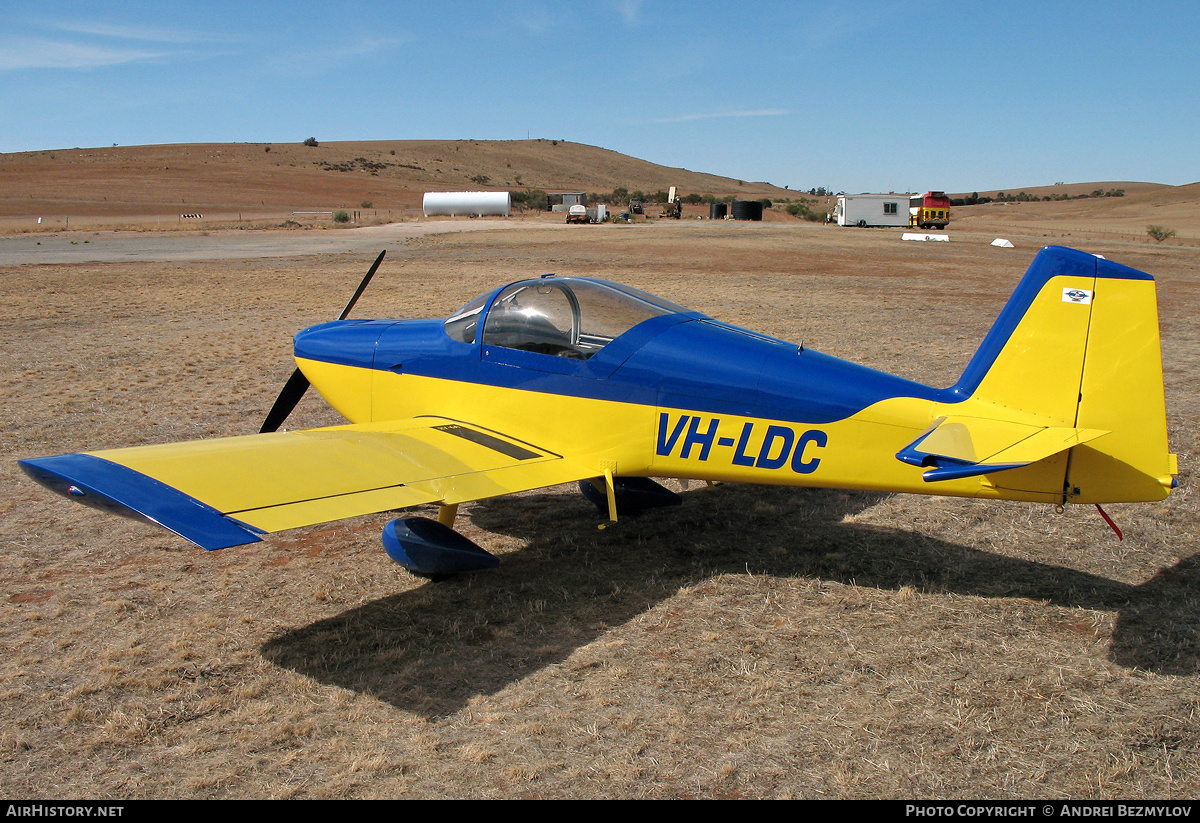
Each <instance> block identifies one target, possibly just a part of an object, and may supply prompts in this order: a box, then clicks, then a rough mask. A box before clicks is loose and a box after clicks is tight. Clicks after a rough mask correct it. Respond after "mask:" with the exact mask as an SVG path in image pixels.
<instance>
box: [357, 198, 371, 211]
mask: <svg viewBox="0 0 1200 823" xmlns="http://www.w3.org/2000/svg"><path fill="white" fill-rule="evenodd" d="M358 205H359V206H360V207H362V208H364V209H369V208H371V201H370V200H364V201H362V202H361V203H359V204H358Z"/></svg>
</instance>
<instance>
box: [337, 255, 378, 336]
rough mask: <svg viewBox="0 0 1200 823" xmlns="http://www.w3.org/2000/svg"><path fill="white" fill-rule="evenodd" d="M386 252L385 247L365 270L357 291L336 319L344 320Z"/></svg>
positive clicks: (364, 289)
mask: <svg viewBox="0 0 1200 823" xmlns="http://www.w3.org/2000/svg"><path fill="white" fill-rule="evenodd" d="M385 254H387V249H384V250H383V251H381V252H380V253H379V256H378V257H376V258H375V262H374V263H372V264H371V268H370V269H369V270H368V271H367V276H366V277H364V278H363V279H362V282H361V283H359V284H358V291H356V292H354V296H353V297H351V298H350V302H349V303H347V304H346V308H344V309H342V313H341V314H340V315H338V320H345V319H346V318H347V317H348V316H349V314H350V310H351V309H352V308H354V304H355V303H357V302H358V298H360V297H362V293H363V292H364V291H366V288H367V284H368V283H370V282H371V278H372V277H374V276H375V272H376V271H377V270H378V269H379V264H380V263H382V262H383V256H384V255H385Z"/></svg>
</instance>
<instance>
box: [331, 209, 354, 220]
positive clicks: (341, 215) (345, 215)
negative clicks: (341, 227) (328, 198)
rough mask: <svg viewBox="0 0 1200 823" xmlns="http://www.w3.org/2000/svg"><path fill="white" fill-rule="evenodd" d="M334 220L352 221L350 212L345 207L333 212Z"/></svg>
mask: <svg viewBox="0 0 1200 823" xmlns="http://www.w3.org/2000/svg"><path fill="white" fill-rule="evenodd" d="M333 222H335V223H349V222H350V212H348V211H346V210H345V209H342V210H340V211H335V212H334V213H333Z"/></svg>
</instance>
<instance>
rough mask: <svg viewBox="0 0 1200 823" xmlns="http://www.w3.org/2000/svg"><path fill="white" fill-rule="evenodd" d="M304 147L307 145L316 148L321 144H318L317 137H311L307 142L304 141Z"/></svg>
mask: <svg viewBox="0 0 1200 823" xmlns="http://www.w3.org/2000/svg"><path fill="white" fill-rule="evenodd" d="M304 145H306V146H316V145H319V144H318V143H317V138H315V137H310V138H308V139H307V140H305V141H304Z"/></svg>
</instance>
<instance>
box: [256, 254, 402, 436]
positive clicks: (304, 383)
mask: <svg viewBox="0 0 1200 823" xmlns="http://www.w3.org/2000/svg"><path fill="white" fill-rule="evenodd" d="M385 254H387V249H384V250H383V251H381V252H380V253H379V256H378V257H376V258H375V262H374V263H372V264H371V268H370V270H369V271H367V276H366V277H364V278H363V279H362V282H361V283H359V284H358V289H357V291H355V292H354V296H353V297H351V298H350V302H349V303H347V304H346V308H344V309H342V313H341V314H340V315H338V320H345V319H346V317H347V316H349V314H350V310H351V309H353V308H354V304H355V303H357V302H358V298H360V297H362V293H363V292H364V291H365V290H366V288H367V284H368V283H370V282H371V278H372V277H374V276H375V272H376V271H377V270H378V269H379V264H380V263H382V262H383V256H384V255H385ZM308 385H309V384H308V378H307V377H305V376H304V372H302V371H300V369H296V370H295V371H294V372H292V376H291V377H289V378H288V381H287V382H286V383H284V384H283V390H282V391H281V392H279V397H278V398H276V400H275V405H274V406H272V407H271V411H270V412H268V413H267V419H266V420H264V421H263V424H262V428H261V429H259V430H258V431H259V433H262V432H273V431H278V430H279V427H280V426H281V425H283V421H284V420H287V417H288V415H289V414H291V413H292V410H293V409H294V408H296V404H297V403H299V402H300V398H302V397H304V393H305V392H306V391H308Z"/></svg>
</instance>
